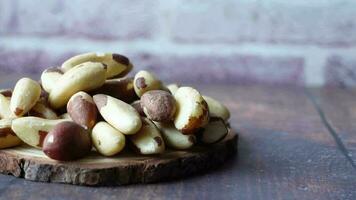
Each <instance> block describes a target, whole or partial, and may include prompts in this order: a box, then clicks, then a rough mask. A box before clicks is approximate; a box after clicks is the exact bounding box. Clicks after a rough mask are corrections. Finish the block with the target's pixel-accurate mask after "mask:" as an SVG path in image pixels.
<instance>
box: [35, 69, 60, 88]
mask: <svg viewBox="0 0 356 200" xmlns="http://www.w3.org/2000/svg"><path fill="white" fill-rule="evenodd" d="M63 74H64V72H63V71H62V70H61V68H59V67H51V68H48V69H46V70H44V71H43V72H42V74H41V83H42V87H43V89H44V90H45V91H46V92H48V93H50V92H51V91H52V88H53V87H54V86H55V85H56V84H57V81H58V80H59V79H60V78H61V77H62V75H63Z"/></svg>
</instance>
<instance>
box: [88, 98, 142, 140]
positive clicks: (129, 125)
mask: <svg viewBox="0 0 356 200" xmlns="http://www.w3.org/2000/svg"><path fill="white" fill-rule="evenodd" d="M93 99H94V102H95V104H96V106H97V107H98V110H99V112H100V114H101V116H102V117H103V118H104V119H105V120H106V121H107V122H108V123H109V124H110V125H112V126H113V127H115V128H116V129H117V130H119V131H120V132H122V133H123V134H125V135H132V134H135V133H137V131H139V130H140V128H141V126H142V122H141V119H140V115H139V114H138V112H137V111H136V110H135V108H133V107H132V106H131V105H130V104H127V103H125V102H123V101H121V100H119V99H116V98H114V97H111V96H108V95H104V94H97V95H94V96H93Z"/></svg>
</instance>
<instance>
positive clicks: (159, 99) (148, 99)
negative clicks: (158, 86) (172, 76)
mask: <svg viewBox="0 0 356 200" xmlns="http://www.w3.org/2000/svg"><path fill="white" fill-rule="evenodd" d="M140 102H141V107H142V109H143V112H144V113H145V114H146V116H147V118H149V119H151V120H154V121H158V122H168V121H172V120H173V118H174V114H175V113H176V101H175V99H174V97H173V96H172V95H171V94H170V93H168V92H166V91H163V90H151V91H148V92H146V93H144V94H143V95H142V96H141V100H140Z"/></svg>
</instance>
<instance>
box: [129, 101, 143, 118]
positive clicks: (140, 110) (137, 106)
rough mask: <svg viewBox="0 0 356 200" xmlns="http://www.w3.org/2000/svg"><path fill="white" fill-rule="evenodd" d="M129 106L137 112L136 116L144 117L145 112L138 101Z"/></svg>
mask: <svg viewBox="0 0 356 200" xmlns="http://www.w3.org/2000/svg"><path fill="white" fill-rule="evenodd" d="M131 106H132V107H133V108H135V110H136V111H137V112H138V114H140V115H141V116H142V117H146V114H145V112H143V109H142V106H141V101H140V100H136V101H134V102H132V103H131Z"/></svg>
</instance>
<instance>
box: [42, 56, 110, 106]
mask: <svg viewBox="0 0 356 200" xmlns="http://www.w3.org/2000/svg"><path fill="white" fill-rule="evenodd" d="M105 73H106V68H105V66H104V65H103V64H101V63H93V62H86V63H82V64H80V65H77V66H75V67H74V68H71V69H70V70H68V71H67V72H66V73H65V74H64V75H63V76H62V77H61V78H60V79H59V80H58V82H57V84H56V85H55V87H53V88H52V90H51V93H50V94H49V98H48V100H49V103H50V105H51V106H52V107H53V108H55V109H58V108H61V107H63V106H65V105H66V104H67V102H68V100H69V99H70V97H72V95H74V94H75V93H77V92H79V91H85V92H88V91H91V90H94V89H96V88H99V87H101V86H102V85H103V84H104V82H105Z"/></svg>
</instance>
